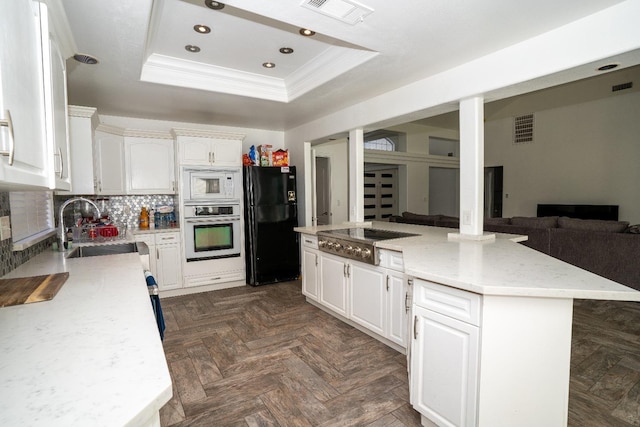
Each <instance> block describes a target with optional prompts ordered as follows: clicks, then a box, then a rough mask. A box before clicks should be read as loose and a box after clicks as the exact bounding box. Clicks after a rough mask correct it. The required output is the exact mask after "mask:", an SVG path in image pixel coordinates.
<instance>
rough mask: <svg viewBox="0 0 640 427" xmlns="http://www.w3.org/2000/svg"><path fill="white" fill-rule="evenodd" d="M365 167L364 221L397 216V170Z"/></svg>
mask: <svg viewBox="0 0 640 427" xmlns="http://www.w3.org/2000/svg"><path fill="white" fill-rule="evenodd" d="M379 167H380V166H378V167H374V166H373V165H365V172H364V219H365V220H366V221H374V220H377V221H381V220H387V219H388V218H389V217H391V216H393V215H398V168H397V167H391V168H389V167H386V168H379Z"/></svg>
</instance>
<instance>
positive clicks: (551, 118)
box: [485, 92, 640, 224]
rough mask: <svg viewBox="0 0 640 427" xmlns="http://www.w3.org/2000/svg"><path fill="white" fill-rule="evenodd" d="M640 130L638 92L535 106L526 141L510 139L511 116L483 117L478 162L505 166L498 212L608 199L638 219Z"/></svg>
mask: <svg viewBox="0 0 640 427" xmlns="http://www.w3.org/2000/svg"><path fill="white" fill-rule="evenodd" d="M639 135H640V92H635V93H628V94H622V93H621V94H619V95H617V96H612V97H610V98H606V99H603V100H599V101H592V102H586V103H581V104H577V105H573V106H569V107H562V108H555V109H550V110H544V111H539V112H536V113H535V136H534V138H535V141H534V142H533V143H531V144H519V145H514V144H512V118H507V119H501V120H496V121H489V122H487V123H485V166H504V193H505V198H504V199H503V202H504V205H503V216H504V217H510V216H535V215H536V205H537V204H538V203H560V204H607V205H619V206H620V220H625V221H629V222H631V223H632V224H637V223H640V188H639V187H638V185H639V184H638V183H640V166H639V165H640V143H639V139H638V138H639ZM506 194H508V198H507V197H506Z"/></svg>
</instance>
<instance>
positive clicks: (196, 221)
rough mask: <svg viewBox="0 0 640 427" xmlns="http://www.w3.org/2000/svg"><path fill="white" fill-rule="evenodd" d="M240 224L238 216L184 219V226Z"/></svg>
mask: <svg viewBox="0 0 640 427" xmlns="http://www.w3.org/2000/svg"><path fill="white" fill-rule="evenodd" d="M229 221H232V222H240V217H239V216H232V217H228V216H227V217H224V218H211V217H208V218H202V219H201V218H185V219H184V222H185V224H203V223H206V224H212V223H220V222H229Z"/></svg>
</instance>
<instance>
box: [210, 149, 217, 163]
mask: <svg viewBox="0 0 640 427" xmlns="http://www.w3.org/2000/svg"><path fill="white" fill-rule="evenodd" d="M215 162H216V153H215V151H212V152H211V163H215Z"/></svg>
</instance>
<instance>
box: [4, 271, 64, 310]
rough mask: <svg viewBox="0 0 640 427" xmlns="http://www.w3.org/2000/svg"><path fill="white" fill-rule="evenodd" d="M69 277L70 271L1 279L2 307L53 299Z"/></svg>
mask: <svg viewBox="0 0 640 427" xmlns="http://www.w3.org/2000/svg"><path fill="white" fill-rule="evenodd" d="M68 277H69V273H56V274H47V275H44V276H33V277H19V278H16V279H0V307H7V306H10V305H20V304H29V303H31V302H39V301H48V300H50V299H53V297H54V296H56V294H57V293H58V291H59V290H60V288H61V287H62V285H64V282H66V281H67V278H68Z"/></svg>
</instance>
